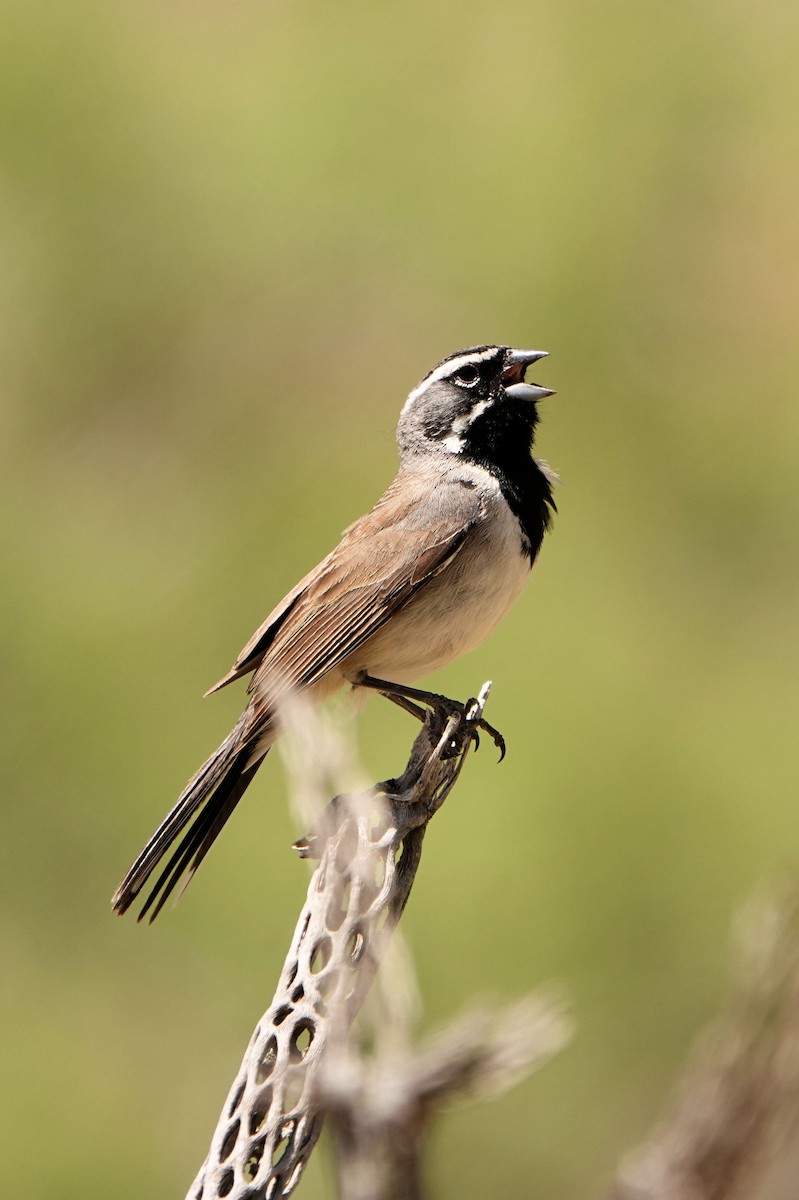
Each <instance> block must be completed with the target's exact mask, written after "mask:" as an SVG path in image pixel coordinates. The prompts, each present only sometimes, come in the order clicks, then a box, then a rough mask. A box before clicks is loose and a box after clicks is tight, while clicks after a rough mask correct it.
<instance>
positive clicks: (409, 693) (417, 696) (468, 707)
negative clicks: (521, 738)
mask: <svg viewBox="0 0 799 1200" xmlns="http://www.w3.org/2000/svg"><path fill="white" fill-rule="evenodd" d="M354 683H355V686H356V687H366V688H371V689H372V690H373V691H376V692H379V693H380V695H381V696H385V697H386V699H387V700H391V702H392V703H393V704H397V705H398V706H399V707H400V708H402V709H403V710H404V711H405V712H408V713H411V715H412V716H414V717H416V719H417V720H418V721H424V720H425V717H426V715H427V714H426V712H425V707H426V708H428V709H432V711H433V712H435V713H436V715H437V716H438V717H439V718H440V720H441V722H442V724H446V722H447V721H449V719H450V718H451V717H453V716H457V718H458V720H459V721H463V722H465V723H466V725H467V726H468V727H469V734H470V736H471V737H472V739H473V741H474V743H475V749H477V748H478V747H479V745H480V734H479V732H478V730H480V729H482V730H483V731H484V732H485V733H487V734H488V736H489V737H490V738H491V740H492V741H493V743H494V745H495V746H496V747H497V749H498V750H499V761H500V762H502V760H503V758H504V757H505V739H504V737H503V736H502V734H501V733H500V732H499V730H498V729H495V728H494V726H493V725H491V724H490V722H488V721H486V719H485V717H483V716H479V717H475V712H476V711H477V712H479V711H480V709H479V706H478V701H477V699H475V698H474V697H472V699H471V700H467V701H466V703H465V704H464V703H463V701H461V700H452V699H450V697H449V696H442V695H441V694H440V693H439V692H426V691H423V690H422V689H421V688H414V687H406V686H405V685H404V684H400V683H391V682H390V681H389V680H387V679H376V678H375V677H374V676H373V675H369V674H367V672H366V671H361V672H360V673H359V675H358V677H357V678H356V679H355V680H354ZM423 705H424V706H425V707H422V706H423Z"/></svg>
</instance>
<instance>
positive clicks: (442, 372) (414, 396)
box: [402, 346, 497, 414]
mask: <svg viewBox="0 0 799 1200" xmlns="http://www.w3.org/2000/svg"><path fill="white" fill-rule="evenodd" d="M496 353H497V347H496V346H489V347H488V349H487V350H473V351H470V352H469V353H468V354H459V355H458V357H457V358H448V359H447V361H446V362H443V363H439V365H438V366H437V367H436V368H435V369H434V370H432V371H431V372H430V374H429V375H426V376H425V378H424V379H423V380H422V382H421V383H420V384H419V385H418V386H417V387H415V388H414V389H413V391H412V392H411V393H410V395H409V396H408V399H407V400H406V401H405V403H404V404H403V406H402V413H403V414H405V413H406V412H407V411H408V409H409V408H411V407H412V405H413V404H414V403H415V402H416V401H417V400H418V399H419V397H420V396H421V395H422V393H423V392H426V391H427V389H428V388H429V387H430V385H431V384H433V383H438V381H439V379H447V378H449V376H450V375H454V373H455V372H456V371H457V370H459V368H460V367H462V366H465V365H466V364H467V363H476V362H482V361H483V360H484V359H486V358H494V357H495V356H496Z"/></svg>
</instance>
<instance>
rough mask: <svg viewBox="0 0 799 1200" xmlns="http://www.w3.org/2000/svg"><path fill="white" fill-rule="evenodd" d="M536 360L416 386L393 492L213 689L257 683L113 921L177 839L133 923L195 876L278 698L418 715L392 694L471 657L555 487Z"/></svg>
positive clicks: (511, 588)
mask: <svg viewBox="0 0 799 1200" xmlns="http://www.w3.org/2000/svg"><path fill="white" fill-rule="evenodd" d="M544 357H545V351H541V350H512V349H511V348H510V347H508V346H474V347H472V348H470V349H468V350H458V351H457V352H456V353H455V354H451V355H449V357H448V358H445V359H443V360H442V361H441V362H440V363H439V364H438V365H437V366H436V367H434V368H433V370H432V371H430V373H429V374H428V375H426V376H425V377H424V379H423V380H422V382H421V383H420V384H419V386H418V387H416V388H414V390H413V391H412V392H411V394H410V395H409V396H408V399H407V400H406V402H405V406H404V408H403V410H402V413H401V415H400V419H399V425H398V427H397V442H398V444H399V452H400V468H399V472H398V474H397V476H396V478H395V479H394V481H393V483H392V484H391V486H390V487H389V488H388V490H387V491H386V493H385V494H384V495H383V497H382V498H381V499H380V500H379V501H378V502H377V504H376V505H375V507H374V508H373V509H372V510H371V512H369V513H367V514H366V516H365V517H361V519H360V520H359V521H356V522H355V524H354V525H351V526H350V527H349V529H347V530H346V531H345V533H344V535H343V537H342V539H341V541H340V542H339V544H338V546H337V547H336V549H335V550H334V551H333V552H332V554H329V555H328V557H327V558H326V559H324V560H323V561H322V562H321V563H320V564H319V565H318V566H317V567H315V568H314V570H313V571H311V572H310V574H308V575H306V576H305V578H304V579H302V580H301V581H300V582H299V583H298V584H297V586H296V587H295V588H294V590H293V591H291V592H289V594H288V595H287V596H286V597H285V599H284V600H282V601H281V603H280V604H279V605H278V606H277V608H275V609H274V610H273V612H271V613H270V615H269V616H268V617H267V618H266V620H265V621H264V623H263V625H262V626H261V627H260V629H258V630H256V632H255V633H254V634H253V636H252V637H251V638H250V640H249V642H247V644H246V646H245V647H244V649H243V650H242V651H241V653H240V654H239V656H238V658H237V659H236V661H235V663H234V664H233V666H232V667H231V669H230V671H229V672H228V673H227V675H225V676H224V677H223V678H222V679H220V680H219V682H218V683H216V684H215V685H214V686H213V687H212V688H211V689H210V692H215V691H217V690H218V689H219V688H221V687H225V685H226V684H228V683H232V681H233V680H234V679H239V678H241V676H243V675H249V674H252V679H251V680H250V683H249V687H248V692H249V694H250V700H249V702H248V704H247V707H246V708H245V710H244V712H243V713H242V715H241V717H240V718H239V720H238V721H237V723H236V725H235V726H234V728H233V729H232V730H231V732H230V733H229V734H228V736H227V737H226V738H225V740H224V741H223V742H222V744H221V746H219V748H218V749H217V750H216V751H215V752H214V753H213V754H212V755H211V757H210V758H209V759H208V761H207V762H206V763H204V764H203V766H202V767H200V770H199V771H198V772H197V774H196V775H195V776H194V778H193V779H192V780H190V782H189V783H188V784H187V786H186V788H185V790H184V792H183V794H182V795H181V797H180V799H179V800H178V802H177V804H176V805H175V807H174V808H173V809H172V811H171V812H170V813H169V815H168V816H167V817H166V819H165V820H164V821H163V822H162V824H161V825H160V826H159V828H158V829H157V830H156V831H155V833H154V834H153V836H152V837H151V838H150V840H149V842H148V843H147V845H146V846H145V847H144V849H143V850H142V852H141V854H140V855H139V857H138V858H137V859H136V861H135V862H134V864H133V866H132V867H131V868H130V870H129V871H128V873H127V875H126V876H125V878H124V879H123V880H122V883H121V884H120V885H119V888H118V889H117V891H116V893H115V895H114V897H113V901H112V904H113V907H114V909H115V910H116V911H117V912H118V913H124V912H125V911H126V910H127V909H128V908H129V907H130V905H131V904H132V903H133V901H134V900H135V899H136V897H137V895H138V894H139V892H140V891H141V889H142V887H143V886H144V884H145V883H146V881H147V879H148V878H149V876H150V875H151V873H152V872H153V870H154V868H155V867H156V866H157V865H158V864H159V863H160V862H161V860H162V858H164V856H165V855H166V853H167V851H169V850H170V849H171V848H172V846H173V843H175V842H176V841H177V846H176V847H175V849H174V850H172V853H171V855H170V857H169V859H168V860H167V862H166V864H165V866H164V867H163V869H162V871H161V873H160V875H159V876H158V879H157V880H156V882H155V884H154V885H153V887H152V890H151V891H150V894H149V896H148V898H147V900H146V902H145V904H144V906H143V908H142V911H141V913H140V914H139V919H141V917H143V916H144V915H145V913H146V912H147V911H148V910H149V909H150V908H152V915H151V917H150V919H151V920H154V919H155V917H156V916H157V915H158V913H159V912H160V910H161V908H162V907H163V904H164V902H165V900H166V899H167V897H168V896H169V894H170V893H171V892H172V890H173V888H174V887H175V885H176V884H177V883H178V881H179V879H180V878H181V876H183V875H184V874H185V875H186V882H188V880H189V879H191V877H192V875H193V874H194V872H195V871H196V870H197V867H198V866H199V865H200V863H201V862H202V860H203V858H204V857H205V855H206V853H207V852H208V850H209V849H210V847H211V845H212V843H213V841H214V839H215V838H216V836H217V834H218V833H219V832H220V830H221V829H222V826H223V825H224V823H225V821H226V820H227V819H228V817H229V816H230V814H231V813H232V812H233V809H234V808H235V806H236V804H237V803H238V801H239V799H240V798H241V796H242V795H243V793H244V791H245V790H246V788H247V786H248V785H249V783H250V782H251V780H252V778H253V776H254V775H255V772H256V771H257V770H258V768H259V766H260V765H261V763H262V762H263V760H264V758H265V756H266V754H267V752H268V750H269V749H270V747H271V746H272V744H273V742H274V740H275V738H276V736H277V733H278V728H277V724H278V723H277V713H276V710H277V707H278V702H279V698H280V695H281V693H284V692H286V691H287V690H290V689H298V690H301V691H302V692H305V693H307V694H308V695H309V696H310V697H311V698H312V699H313V700H314V701H319V700H322V699H324V698H325V697H327V696H329V695H330V694H331V693H332V692H335V691H336V690H337V689H338V688H340V687H342V686H343V685H344V684H346V683H350V684H353V685H355V686H364V687H372V688H376V689H377V690H378V691H381V692H383V694H384V695H387V696H388V697H389V699H393V700H395V701H396V702H397V703H400V704H402V705H403V706H404V707H407V708H410V709H411V710H412V711H417V712H418V711H419V710H418V708H417V707H416V705H415V703H414V702H415V701H416V700H422V701H424V700H425V699H426V698H429V694H428V693H423V692H419V691H417V690H416V689H414V688H410V687H407V686H403V685H406V684H407V681H408V680H411V679H415V678H416V677H417V676H419V675H425V674H427V673H428V672H430V671H434V670H436V669H437V668H438V667H441V666H443V665H444V664H445V663H448V662H450V661H451V660H452V659H454V658H457V657H458V655H460V654H463V653H465V652H466V651H467V650H471V649H472V648H473V647H474V646H476V645H478V644H479V643H480V642H481V641H482V640H483V639H484V638H485V637H486V636H487V635H488V634H489V633H490V632H491V631H492V629H493V628H494V627H495V625H496V624H497V623H498V622H499V621H500V619H501V618H502V617H503V616H504V615H505V613H506V612H507V610H508V608H509V607H510V606H511V604H512V603H513V601H514V600H515V599H516V597H517V596H518V595H519V593H520V591H521V589H522V587H523V585H524V583H525V581H526V579H527V576H528V574H529V571H530V568H531V566H532V564H533V562H534V561H535V557H536V555H537V554H538V551H539V549H540V546H541V542H542V540H543V537H544V533H545V531H546V529H547V527H548V525H549V520H550V510H552V509H554V507H555V505H554V503H553V499H552V490H551V480H550V476H549V475H548V473H547V471H546V470H545V469H544V468H543V467H542V465H541V464H540V463H538V462H537V461H536V459H534V458H533V457H532V455H531V447H532V442H533V435H534V432H535V427H536V424H537V423H538V409H537V402H538V401H539V400H541V399H543V397H545V396H551V395H553V393H552V392H551V391H550V390H549V389H548V388H542V387H538V386H536V385H535V384H529V383H525V382H524V374H525V371H526V369H527V367H528V366H530V365H531V364H532V363H534V362H536V361H537V360H538V359H539V358H544ZM386 681H390V682H386ZM210 692H208V693H206V694H207V695H209V694H210ZM178 838H179V839H180V840H179V841H178Z"/></svg>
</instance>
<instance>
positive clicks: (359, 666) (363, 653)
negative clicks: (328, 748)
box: [342, 488, 530, 683]
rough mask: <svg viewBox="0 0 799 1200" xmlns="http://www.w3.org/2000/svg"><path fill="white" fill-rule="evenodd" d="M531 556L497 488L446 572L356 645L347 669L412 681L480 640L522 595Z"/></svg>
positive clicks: (487, 496)
mask: <svg viewBox="0 0 799 1200" xmlns="http://www.w3.org/2000/svg"><path fill="white" fill-rule="evenodd" d="M529 574H530V558H529V555H528V553H527V549H526V548H525V545H524V538H523V534H522V530H521V527H520V525H519V521H518V519H517V518H516V517H515V516H514V514H513V513H512V512H511V510H510V508H509V507H508V505H507V503H506V501H505V500H504V498H503V497H502V494H501V492H500V491H499V488H495V489H494V488H492V489H491V490H490V491H489V492H488V493H487V495H486V498H485V506H484V516H483V518H482V520H481V521H480V522H479V523H478V525H477V526H476V527H475V529H474V530H473V531H472V532H471V533H470V534H469V536H468V538H467V540H466V542H465V543H464V546H463V548H462V549H461V550H460V552H459V553H458V554H457V555H456V556H455V558H454V559H453V561H452V562H451V563H449V564H448V565H447V566H446V567H445V568H444V570H443V571H441V572H440V573H439V574H438V575H436V576H435V578H433V579H431V580H430V581H429V582H428V583H427V584H425V586H424V587H423V588H421V589H420V591H419V592H418V593H417V595H416V596H414V598H413V599H412V600H411V601H409V603H408V604H407V605H406V606H405V607H404V608H402V609H401V610H400V611H399V612H397V613H396V614H395V615H394V616H392V617H391V618H390V619H389V620H388V621H387V623H386V624H385V625H384V626H383V628H382V629H380V630H379V631H378V632H377V633H376V634H374V635H373V636H372V637H371V638H369V640H368V641H367V642H366V643H364V645H363V646H362V647H360V649H359V650H358V651H356V652H355V653H354V654H353V655H352V656H351V658H350V659H348V660H347V662H346V664H343V665H342V670H343V673H345V674H346V675H347V676H348V677H350V678H352V675H353V673H354V672H356V671H358V670H365V671H368V672H369V674H371V675H376V676H377V677H378V678H381V679H391V680H392V681H394V682H397V683H410V682H412V681H413V680H414V679H417V678H418V677H419V676H421V675H426V674H428V673H429V672H431V671H435V670H437V669H438V668H439V667H443V666H444V665H446V663H449V662H452V660H453V659H455V658H458V657H460V655H462V654H465V653H466V652H467V651H469V650H472V649H474V647H475V646H478V645H479V644H480V643H481V642H482V641H483V640H484V639H485V638H486V637H488V635H489V634H490V633H491V632H492V630H493V629H494V628H495V627H496V626H497V625H498V624H499V622H500V621H501V620H502V618H503V617H504V615H505V613H506V612H507V611H508V609H509V608H510V607H511V605H512V604H513V602H514V601H515V600H516V599H517V598H518V596H519V593H520V592H521V590H522V588H523V587H524V584H525V582H526V581H527V578H528V576H529Z"/></svg>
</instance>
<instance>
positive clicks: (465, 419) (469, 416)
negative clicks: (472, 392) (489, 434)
mask: <svg viewBox="0 0 799 1200" xmlns="http://www.w3.org/2000/svg"><path fill="white" fill-rule="evenodd" d="M493 403H494V401H493V398H489V399H488V400H480V401H479V403H477V404H475V406H474V408H470V409H469V411H468V412H467V413H464V414H463V416H462V417H456V418H455V420H454V421H453V422H452V432H453V433H465V432H466V430H467V429H468V428H469V426H470V425H471V423H472V421H476V420H477V418H478V417H482V415H483V413H484V412H485V410H486V409H487V408H490V407H491V405H492V404H493Z"/></svg>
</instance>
